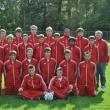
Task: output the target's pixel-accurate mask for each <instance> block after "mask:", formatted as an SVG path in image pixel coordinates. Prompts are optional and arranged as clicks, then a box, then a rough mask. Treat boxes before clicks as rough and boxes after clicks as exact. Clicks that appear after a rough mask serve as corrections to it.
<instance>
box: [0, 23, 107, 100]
mask: <svg viewBox="0 0 110 110" xmlns="http://www.w3.org/2000/svg"><path fill="white" fill-rule="evenodd" d="M37 31H38V27H37V26H36V25H31V26H30V32H31V34H30V35H28V34H23V32H22V29H21V28H20V27H18V28H16V30H15V36H13V35H12V34H9V35H7V36H6V30H5V29H1V30H0V95H1V94H5V95H20V96H21V97H22V98H23V99H30V100H33V99H40V98H44V99H45V100H53V99H56V98H58V99H66V98H67V97H68V95H70V94H71V95H75V96H77V95H79V96H85V95H88V96H96V91H97V90H98V87H99V85H101V88H102V91H105V90H106V77H105V70H106V65H107V64H108V62H109V56H108V44H107V41H105V40H104V39H103V32H102V31H99V30H98V31H96V32H95V33H94V35H91V36H88V38H85V37H84V33H85V32H84V29H83V28H78V29H77V30H76V37H72V36H71V32H70V29H69V28H65V29H64V34H63V36H62V37H61V36H60V33H54V34H53V29H52V27H50V26H49V27H47V28H46V36H44V35H43V34H39V35H37ZM2 74H4V82H5V83H4V93H2V86H1V83H2ZM99 82H101V84H99Z"/></svg>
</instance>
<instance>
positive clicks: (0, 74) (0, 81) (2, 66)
mask: <svg viewBox="0 0 110 110" xmlns="http://www.w3.org/2000/svg"><path fill="white" fill-rule="evenodd" d="M3 71H4V64H3V62H2V61H1V60H0V95H1V92H2V85H1V84H2V73H3Z"/></svg>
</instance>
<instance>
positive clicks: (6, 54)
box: [4, 43, 18, 61]
mask: <svg viewBox="0 0 110 110" xmlns="http://www.w3.org/2000/svg"><path fill="white" fill-rule="evenodd" d="M12 50H15V51H16V52H17V57H18V47H17V45H15V44H13V43H12V44H6V45H4V61H7V60H9V54H10V51H12Z"/></svg>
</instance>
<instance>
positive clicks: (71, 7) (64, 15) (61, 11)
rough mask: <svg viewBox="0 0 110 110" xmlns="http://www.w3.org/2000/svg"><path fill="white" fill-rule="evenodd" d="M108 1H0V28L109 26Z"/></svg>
mask: <svg viewBox="0 0 110 110" xmlns="http://www.w3.org/2000/svg"><path fill="white" fill-rule="evenodd" d="M109 4H110V0H91V1H90V0H0V27H1V28H5V29H8V30H14V29H15V28H16V27H17V26H20V27H22V28H23V29H24V30H29V26H30V25H32V24H36V25H37V26H38V27H39V30H45V28H46V27H47V26H49V25H50V26H52V27H53V28H54V30H59V31H61V30H63V28H64V27H69V28H70V29H72V30H76V28H77V27H79V26H81V27H84V28H85V29H86V30H96V29H101V30H105V31H107V30H109V29H110V19H109V18H110V6H109Z"/></svg>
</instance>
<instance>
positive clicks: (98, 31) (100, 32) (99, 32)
mask: <svg viewBox="0 0 110 110" xmlns="http://www.w3.org/2000/svg"><path fill="white" fill-rule="evenodd" d="M97 33H98V34H101V36H103V32H102V31H100V30H97V31H95V34H97Z"/></svg>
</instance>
